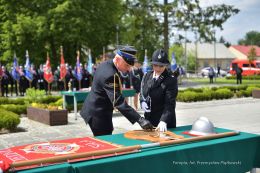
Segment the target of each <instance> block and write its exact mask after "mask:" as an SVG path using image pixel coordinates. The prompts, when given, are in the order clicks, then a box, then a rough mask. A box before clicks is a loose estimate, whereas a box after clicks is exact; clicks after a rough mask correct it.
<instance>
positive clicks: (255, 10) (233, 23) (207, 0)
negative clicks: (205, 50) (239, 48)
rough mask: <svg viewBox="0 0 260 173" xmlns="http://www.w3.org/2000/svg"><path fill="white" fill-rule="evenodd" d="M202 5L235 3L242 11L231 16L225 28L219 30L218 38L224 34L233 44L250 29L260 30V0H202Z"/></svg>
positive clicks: (224, 25)
mask: <svg viewBox="0 0 260 173" xmlns="http://www.w3.org/2000/svg"><path fill="white" fill-rule="evenodd" d="M200 4H201V6H202V7H206V6H212V5H218V4H226V5H233V6H234V7H235V8H238V9H239V10H240V12H239V13H238V14H236V15H234V16H231V17H230V18H229V19H228V20H227V21H226V22H225V23H224V24H223V30H221V31H220V30H217V33H216V36H217V39H218V38H220V36H223V37H224V39H225V40H226V41H228V42H230V43H231V44H237V43H238V40H239V39H242V38H244V37H245V35H246V33H247V32H249V31H253V30H254V31H258V32H260V0H200Z"/></svg>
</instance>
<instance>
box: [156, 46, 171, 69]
mask: <svg viewBox="0 0 260 173" xmlns="http://www.w3.org/2000/svg"><path fill="white" fill-rule="evenodd" d="M151 64H154V65H163V66H166V65H169V64H170V62H169V60H168V54H167V53H166V52H165V51H164V50H163V49H158V50H156V51H155V52H154V53H153V56H152V62H151Z"/></svg>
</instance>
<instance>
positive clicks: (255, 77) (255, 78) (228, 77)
mask: <svg viewBox="0 0 260 173" xmlns="http://www.w3.org/2000/svg"><path fill="white" fill-rule="evenodd" d="M236 78H237V77H236V76H235V75H234V76H227V77H226V79H236ZM243 79H247V80H258V79H260V75H250V76H243Z"/></svg>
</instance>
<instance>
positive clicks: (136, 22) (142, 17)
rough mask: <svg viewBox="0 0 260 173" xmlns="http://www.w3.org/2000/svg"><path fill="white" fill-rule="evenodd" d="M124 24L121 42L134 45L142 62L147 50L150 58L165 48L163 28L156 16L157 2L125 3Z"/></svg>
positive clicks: (137, 0)
mask: <svg viewBox="0 0 260 173" xmlns="http://www.w3.org/2000/svg"><path fill="white" fill-rule="evenodd" d="M123 7H124V10H123V11H124V13H123V14H122V17H120V18H121V19H122V23H120V28H121V29H120V38H121V39H120V41H121V43H125V44H126V43H127V44H130V45H134V46H135V47H136V48H137V50H138V58H139V60H140V61H143V59H144V53H145V49H147V55H148V57H151V55H152V53H153V51H155V49H158V48H162V47H163V39H162V37H161V36H162V35H161V34H162V32H163V27H161V23H160V22H159V20H158V17H157V16H156V13H157V11H158V9H157V8H158V7H157V1H156V0H132V1H125V3H124V5H123Z"/></svg>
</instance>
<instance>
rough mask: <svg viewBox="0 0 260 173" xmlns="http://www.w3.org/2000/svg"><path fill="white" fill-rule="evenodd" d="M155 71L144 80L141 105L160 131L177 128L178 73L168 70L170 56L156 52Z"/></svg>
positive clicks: (159, 51) (153, 61)
mask: <svg viewBox="0 0 260 173" xmlns="http://www.w3.org/2000/svg"><path fill="white" fill-rule="evenodd" d="M151 64H152V67H153V70H152V71H150V72H148V73H146V74H145V75H144V77H143V79H142V83H141V91H140V105H141V107H142V109H143V110H144V111H145V113H144V116H145V118H146V119H147V120H149V121H150V122H151V123H152V125H153V126H155V127H157V128H156V129H157V130H159V131H163V132H164V131H166V130H167V128H175V127H176V115H175V106H176V97H177V94H178V86H177V77H178V76H177V75H178V74H177V73H172V72H171V71H169V70H167V66H168V65H169V60H168V55H167V53H166V52H165V51H164V50H162V49H159V50H156V51H155V52H154V53H153V56H152V62H151Z"/></svg>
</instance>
